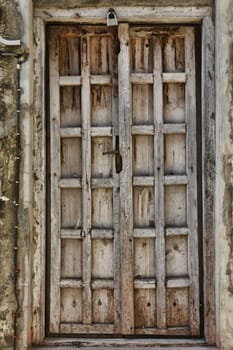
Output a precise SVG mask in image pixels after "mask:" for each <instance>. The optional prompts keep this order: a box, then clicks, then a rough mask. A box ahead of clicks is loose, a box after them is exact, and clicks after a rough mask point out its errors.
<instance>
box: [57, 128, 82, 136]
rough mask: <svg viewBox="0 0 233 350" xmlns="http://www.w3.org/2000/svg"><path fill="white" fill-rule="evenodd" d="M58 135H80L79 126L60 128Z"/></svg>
mask: <svg viewBox="0 0 233 350" xmlns="http://www.w3.org/2000/svg"><path fill="white" fill-rule="evenodd" d="M60 136H61V137H62V138H66V137H81V136H82V129H81V128H60Z"/></svg>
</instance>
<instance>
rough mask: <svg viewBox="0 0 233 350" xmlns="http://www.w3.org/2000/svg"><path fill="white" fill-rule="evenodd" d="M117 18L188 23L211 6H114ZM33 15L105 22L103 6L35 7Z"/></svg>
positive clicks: (77, 20)
mask: <svg viewBox="0 0 233 350" xmlns="http://www.w3.org/2000/svg"><path fill="white" fill-rule="evenodd" d="M115 11H116V13H117V17H118V20H119V21H121V22H124V21H127V22H133V23H135V22H137V23H138V22H140V23H150V22H151V23H181V22H183V23H187V22H188V23H189V22H190V21H192V22H201V20H202V19H203V17H205V16H210V15H211V12H212V9H211V7H205V6H204V7H190V6H188V7H174V6H167V7H149V6H148V7H140V6H135V7H132V6H131V7H125V6H124V7H115ZM35 16H36V17H41V18H44V19H46V21H48V22H49V21H51V22H54V20H55V19H57V20H60V21H61V20H63V21H67V19H69V21H72V19H73V20H74V21H75V23H77V22H78V23H87V22H89V23H104V24H105V23H106V10H105V8H104V7H103V8H99V9H97V8H92V7H89V8H88V7H87V8H79V9H78V11H77V9H76V8H74V9H70V10H65V9H57V8H52V9H48V8H45V9H35Z"/></svg>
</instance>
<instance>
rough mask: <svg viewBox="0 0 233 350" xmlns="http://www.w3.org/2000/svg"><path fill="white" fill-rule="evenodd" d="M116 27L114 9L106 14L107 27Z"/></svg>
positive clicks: (116, 21)
mask: <svg viewBox="0 0 233 350" xmlns="http://www.w3.org/2000/svg"><path fill="white" fill-rule="evenodd" d="M117 25H118V20H117V15H116V12H115V11H114V9H109V10H108V14H107V26H108V27H111V26H117Z"/></svg>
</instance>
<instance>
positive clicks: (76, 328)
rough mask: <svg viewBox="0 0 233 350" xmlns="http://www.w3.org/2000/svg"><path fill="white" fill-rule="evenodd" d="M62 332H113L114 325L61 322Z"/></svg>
mask: <svg viewBox="0 0 233 350" xmlns="http://www.w3.org/2000/svg"><path fill="white" fill-rule="evenodd" d="M60 332H61V333H63V334H75V333H76V334H113V333H114V326H113V325H108V324H92V325H85V324H78V323H61V326H60Z"/></svg>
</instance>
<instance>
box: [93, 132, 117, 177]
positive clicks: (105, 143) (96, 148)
mask: <svg viewBox="0 0 233 350" xmlns="http://www.w3.org/2000/svg"><path fill="white" fill-rule="evenodd" d="M112 147H113V144H112V138H111V137H92V154H91V157H92V162H91V173H92V176H93V177H95V178H109V177H111V176H112V172H113V156H112V154H111V153H110V154H108V152H109V151H111V150H112Z"/></svg>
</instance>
